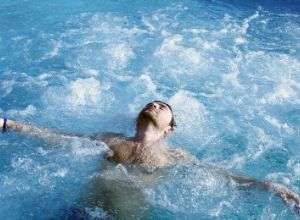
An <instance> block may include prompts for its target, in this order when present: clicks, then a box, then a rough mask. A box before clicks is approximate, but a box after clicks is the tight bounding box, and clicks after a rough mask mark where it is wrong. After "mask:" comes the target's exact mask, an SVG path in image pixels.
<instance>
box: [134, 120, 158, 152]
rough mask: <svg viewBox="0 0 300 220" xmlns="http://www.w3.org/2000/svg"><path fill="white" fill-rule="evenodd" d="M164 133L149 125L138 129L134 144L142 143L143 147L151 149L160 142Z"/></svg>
mask: <svg viewBox="0 0 300 220" xmlns="http://www.w3.org/2000/svg"><path fill="white" fill-rule="evenodd" d="M162 136H163V132H162V131H160V130H159V129H157V128H155V127H154V126H153V125H152V124H147V125H145V126H143V127H140V128H138V130H137V132H136V134H135V137H134V142H136V143H140V144H141V145H142V146H143V147H151V146H153V145H156V144H158V143H159V142H160V140H161V137H162Z"/></svg>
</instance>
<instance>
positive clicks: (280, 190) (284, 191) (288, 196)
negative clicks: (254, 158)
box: [225, 171, 300, 214]
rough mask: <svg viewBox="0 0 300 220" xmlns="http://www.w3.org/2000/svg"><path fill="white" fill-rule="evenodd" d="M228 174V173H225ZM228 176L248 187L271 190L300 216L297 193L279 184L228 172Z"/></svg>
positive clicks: (299, 200)
mask: <svg viewBox="0 0 300 220" xmlns="http://www.w3.org/2000/svg"><path fill="white" fill-rule="evenodd" d="M225 172H226V171H225ZM226 175H227V176H229V177H230V178H231V179H233V180H234V181H235V182H237V183H239V184H242V185H246V186H258V187H259V188H261V189H264V190H269V191H271V192H274V193H275V194H276V195H277V196H279V197H280V198H281V199H282V200H283V201H284V202H285V203H287V204H289V205H290V206H292V207H293V208H295V210H296V211H297V212H298V213H299V214H300V197H299V195H298V194H297V193H295V192H293V191H291V190H289V189H288V188H286V187H284V186H283V185H280V184H278V183H271V182H267V181H261V180H256V179H253V178H250V177H245V176H239V175H234V174H231V173H229V172H226Z"/></svg>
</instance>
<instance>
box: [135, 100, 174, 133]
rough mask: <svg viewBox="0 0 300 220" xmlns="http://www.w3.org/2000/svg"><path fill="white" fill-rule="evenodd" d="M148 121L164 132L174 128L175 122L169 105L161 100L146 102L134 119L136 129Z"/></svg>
mask: <svg viewBox="0 0 300 220" xmlns="http://www.w3.org/2000/svg"><path fill="white" fill-rule="evenodd" d="M149 123H151V124H152V125H153V126H154V127H155V128H156V129H159V130H161V131H163V132H164V133H165V134H167V133H168V132H169V131H172V130H174V128H175V126H176V123H175V119H174V115H173V110H172V108H171V106H170V105H168V104H167V103H165V102H162V101H153V102H150V103H148V104H147V105H146V106H145V107H144V108H143V109H142V110H141V112H140V113H139V115H138V117H137V119H136V130H137V131H138V130H139V129H141V128H143V127H144V126H146V125H148V124H149Z"/></svg>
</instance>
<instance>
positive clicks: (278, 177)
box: [0, 0, 300, 219]
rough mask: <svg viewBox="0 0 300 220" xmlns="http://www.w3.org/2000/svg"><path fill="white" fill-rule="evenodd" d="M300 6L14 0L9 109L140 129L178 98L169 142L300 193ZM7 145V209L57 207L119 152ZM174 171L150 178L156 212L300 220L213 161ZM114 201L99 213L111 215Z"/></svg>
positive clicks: (0, 87) (5, 73)
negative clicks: (139, 123) (149, 108)
mask: <svg viewBox="0 0 300 220" xmlns="http://www.w3.org/2000/svg"><path fill="white" fill-rule="evenodd" d="M299 8H300V6H299V2H298V1H285V2H283V1H276V2H274V3H272V4H270V3H269V2H266V1H254V2H253V1H252V2H248V1H244V2H237V1H230V2H229V1H192V0H191V1H164V2H159V3H156V4H153V3H150V2H147V1H130V2H129V1H89V2H86V1H81V0H75V1H72V2H65V3H61V2H59V1H47V0H46V1H43V2H37V1H31V2H30V4H29V1H21V0H20V1H14V2H10V1H3V3H2V4H1V6H0V20H1V21H3V22H1V24H0V27H1V31H0V114H2V115H0V117H3V116H6V117H8V118H12V119H15V120H19V121H23V122H31V123H32V124H34V125H37V126H40V127H44V128H45V127H49V128H51V129H54V130H58V131H64V132H67V133H80V134H84V135H86V136H88V135H91V134H94V133H97V132H101V131H110V132H117V133H124V134H125V135H128V136H132V135H133V134H134V128H135V125H134V123H135V117H136V115H137V113H138V112H139V111H140V109H141V108H142V107H143V106H144V105H145V104H147V103H148V102H150V101H152V100H162V101H166V102H168V103H170V104H171V106H172V107H173V110H174V113H175V119H176V121H177V124H178V126H177V128H176V130H175V131H174V133H173V134H172V135H170V136H169V137H168V138H167V142H168V144H169V145H171V146H176V147H181V148H184V149H185V150H187V151H189V152H190V153H191V154H193V155H195V156H196V157H197V158H198V159H199V160H201V161H203V162H204V163H215V164H217V165H218V166H221V167H223V168H224V169H229V170H230V171H232V172H236V173H240V174H245V175H248V176H252V177H255V178H258V179H267V180H269V181H275V182H279V183H282V184H284V185H285V186H287V187H288V188H290V189H292V190H293V191H295V192H298V193H299V192H300V179H299V176H300V174H299V173H300V171H299V170H300V169H299V166H300V154H299V152H300V151H299V144H300V138H299V137H300V136H299V134H300V130H299V127H300V103H299V100H300V99H299V97H300V72H299V70H300V62H299V42H300V39H299V36H300V26H299V16H300V14H299V11H300V9H299ZM0 144H1V145H0V149H1V154H0V155H1V162H0V166H1V172H0V181H1V184H0V185H1V189H0V197H1V202H0V218H1V219H20V218H22V217H24V216H25V217H26V218H29V219H30V218H33V219H48V218H50V217H56V216H58V213H59V212H60V211H59V210H62V209H64V208H68V207H70V206H72V205H74V204H76V203H77V202H78V197H79V196H80V193H81V192H83V191H84V190H85V188H86V184H88V182H89V181H90V180H91V179H92V178H93V175H94V174H95V172H96V173H97V169H98V168H99V166H100V165H99V164H101V162H103V161H104V159H103V158H102V157H101V155H102V153H103V152H104V151H105V150H106V146H105V145H102V143H95V142H93V141H90V140H88V139H82V140H80V139H76V138H74V139H64V140H62V142H61V143H60V144H58V145H56V147H53V146H52V145H51V143H49V142H46V143H44V142H42V141H40V140H36V139H34V138H30V137H26V136H23V135H20V134H13V133H7V134H5V135H2V137H1V141H0ZM120 167H123V168H124V169H123V168H122V169H121V170H123V171H124V170H125V171H130V170H127V169H128V167H126V166H123V165H119V166H118V168H120ZM115 169H117V168H115ZM164 172H165V174H164V177H163V178H161V179H160V180H159V181H157V183H156V184H154V185H153V187H152V188H143V187H142V188H141V190H142V192H143V194H144V195H145V200H146V201H147V204H148V206H147V207H148V209H147V216H148V218H150V219H157V218H158V217H159V218H163V219H174V218H175V219H182V218H189V219H218V218H219V219H224V218H225V219H226V218H227V219H237V218H241V219H243V218H245V219H249V218H259V219H269V218H271V219H276V218H281V219H297V216H296V215H295V213H293V212H292V210H291V209H290V208H289V207H287V206H285V205H284V204H283V203H282V202H281V201H280V199H278V198H277V197H275V196H274V195H273V194H272V193H267V192H263V191H260V190H258V189H240V188H239V187H238V186H235V185H234V184H233V183H231V182H228V181H227V180H225V179H222V178H221V177H219V176H218V175H217V174H216V173H214V172H213V171H210V169H205V168H203V167H202V166H200V167H199V166H192V165H190V166H182V167H172V168H167V169H166V170H165V171H164ZM128 173H129V174H128V175H131V174H130V172H128ZM133 182H134V184H138V183H139V180H138V179H137V178H135V177H134V178H133ZM102 208H103V207H100V206H99V207H98V206H97V207H94V208H92V209H89V210H88V213H90V215H91V216H94V217H95V218H102V217H103V216H106V214H107V213H106V211H105V210H103V209H102ZM12 210H13V211H12ZM97 216H98V217H97ZM99 216H100V217H99ZM101 216H102V217H101ZM25 217H24V218H25ZM140 217H141V216H140Z"/></svg>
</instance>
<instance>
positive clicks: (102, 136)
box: [90, 132, 126, 146]
mask: <svg viewBox="0 0 300 220" xmlns="http://www.w3.org/2000/svg"><path fill="white" fill-rule="evenodd" d="M90 138H91V139H94V140H100V141H103V142H104V143H106V144H107V145H108V146H112V145H116V144H119V143H121V142H124V141H125V139H126V137H125V136H124V134H121V133H114V132H105V133H99V134H95V135H92V136H90Z"/></svg>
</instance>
